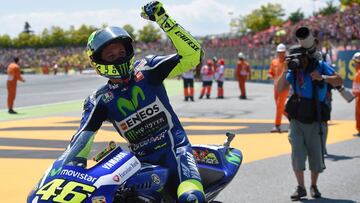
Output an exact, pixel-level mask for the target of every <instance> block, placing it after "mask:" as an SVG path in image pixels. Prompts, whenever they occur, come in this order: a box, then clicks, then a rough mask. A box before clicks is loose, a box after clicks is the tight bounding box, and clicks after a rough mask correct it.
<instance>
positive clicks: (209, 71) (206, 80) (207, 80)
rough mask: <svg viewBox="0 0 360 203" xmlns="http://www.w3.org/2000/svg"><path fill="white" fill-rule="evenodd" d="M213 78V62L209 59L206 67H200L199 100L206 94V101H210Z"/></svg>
mask: <svg viewBox="0 0 360 203" xmlns="http://www.w3.org/2000/svg"><path fill="white" fill-rule="evenodd" d="M213 77H214V62H213V61H212V60H211V59H209V60H207V62H206V65H203V66H202V67H201V80H202V87H201V91H200V97H199V99H202V98H203V97H204V95H205V93H206V99H210V94H211V86H212V80H213Z"/></svg>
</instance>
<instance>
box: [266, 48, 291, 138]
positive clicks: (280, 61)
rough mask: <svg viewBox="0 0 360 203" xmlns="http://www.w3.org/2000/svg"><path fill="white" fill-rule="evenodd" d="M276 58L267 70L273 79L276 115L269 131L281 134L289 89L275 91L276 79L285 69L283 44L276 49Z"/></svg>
mask: <svg viewBox="0 0 360 203" xmlns="http://www.w3.org/2000/svg"><path fill="white" fill-rule="evenodd" d="M276 53H277V57H276V58H275V59H273V60H272V61H271V64H270V68H269V74H268V76H269V78H272V79H274V99H275V105H276V114H275V126H274V128H273V129H272V130H271V131H270V132H272V133H276V132H277V133H280V132H281V128H280V126H281V119H282V115H283V114H284V110H285V101H286V98H287V96H288V94H289V89H290V87H288V88H286V89H284V91H282V92H278V91H277V84H278V79H279V77H280V75H281V74H282V72H283V71H284V67H285V65H286V64H285V55H286V46H285V45H284V44H279V45H278V46H277V47H276Z"/></svg>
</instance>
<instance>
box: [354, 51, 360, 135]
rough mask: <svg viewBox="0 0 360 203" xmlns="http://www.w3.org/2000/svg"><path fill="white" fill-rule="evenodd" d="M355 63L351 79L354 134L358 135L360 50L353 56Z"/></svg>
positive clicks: (359, 124)
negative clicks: (353, 104)
mask: <svg viewBox="0 0 360 203" xmlns="http://www.w3.org/2000/svg"><path fill="white" fill-rule="evenodd" d="M353 60H354V63H355V71H356V73H355V77H354V81H353V94H354V96H355V120H356V130H357V133H356V134H354V136H357V137H360V52H356V53H355V54H354V56H353Z"/></svg>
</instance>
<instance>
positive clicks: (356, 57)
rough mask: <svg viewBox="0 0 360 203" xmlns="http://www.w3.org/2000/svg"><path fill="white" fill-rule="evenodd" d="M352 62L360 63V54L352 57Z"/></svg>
mask: <svg viewBox="0 0 360 203" xmlns="http://www.w3.org/2000/svg"><path fill="white" fill-rule="evenodd" d="M352 60H354V61H355V62H358V63H360V52H356V53H355V54H354V56H353V57H352Z"/></svg>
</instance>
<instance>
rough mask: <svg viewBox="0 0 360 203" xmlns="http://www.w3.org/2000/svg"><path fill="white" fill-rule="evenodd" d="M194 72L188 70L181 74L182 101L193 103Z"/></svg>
mask: <svg viewBox="0 0 360 203" xmlns="http://www.w3.org/2000/svg"><path fill="white" fill-rule="evenodd" d="M194 71H195V68H193V69H190V70H189V71H186V72H184V73H183V74H182V78H183V81H184V97H185V99H184V101H189V99H190V101H194Z"/></svg>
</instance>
